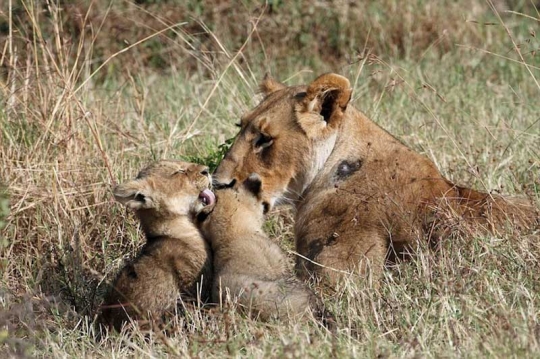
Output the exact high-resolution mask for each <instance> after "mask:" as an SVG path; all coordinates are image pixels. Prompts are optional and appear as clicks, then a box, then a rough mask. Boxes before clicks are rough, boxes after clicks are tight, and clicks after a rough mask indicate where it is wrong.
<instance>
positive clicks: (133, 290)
mask: <svg viewBox="0 0 540 359" xmlns="http://www.w3.org/2000/svg"><path fill="white" fill-rule="evenodd" d="M210 183H211V177H210V175H209V174H208V168H207V167H205V166H201V165H197V164H193V163H187V162H181V161H170V160H162V161H159V162H156V163H153V164H151V165H149V166H148V167H146V168H144V169H143V170H142V171H141V172H139V175H138V176H137V178H136V179H135V180H132V181H129V182H127V183H124V184H121V185H119V186H117V187H116V188H115V189H114V196H115V198H116V200H117V201H118V202H120V203H122V204H124V205H125V206H127V207H128V208H130V209H132V210H133V211H135V214H136V215H137V217H138V218H139V220H140V222H141V225H142V229H143V231H144V233H145V235H146V239H147V243H146V244H145V245H144V247H143V248H142V250H141V251H140V253H139V255H138V256H137V257H136V258H135V259H134V260H132V261H131V262H129V263H128V264H126V265H125V266H124V268H122V270H121V271H120V273H119V274H118V276H117V278H116V280H115V281H114V283H113V285H112V288H111V289H110V291H109V293H108V294H107V296H106V297H105V300H104V304H103V306H102V313H101V322H102V323H104V324H107V325H109V326H112V327H114V328H115V329H117V330H120V329H121V328H122V326H123V324H124V323H126V322H128V321H130V320H133V321H140V320H143V321H145V322H146V321H150V323H156V322H157V323H158V324H159V323H160V322H161V320H162V318H163V316H166V315H167V314H168V313H174V312H175V311H176V308H177V304H178V303H179V301H180V300H182V301H194V300H201V301H206V300H207V299H208V298H209V296H210V287H211V283H212V257H211V252H210V248H209V246H208V244H207V243H206V242H205V241H204V239H203V238H202V237H201V235H200V233H199V231H198V229H197V228H196V226H195V224H194V222H193V221H194V214H195V213H196V212H197V211H199V210H200V209H201V208H203V207H204V206H206V205H212V204H213V203H214V202H215V197H214V194H213V193H212V192H211V191H210V190H209V189H208V188H209V185H210Z"/></svg>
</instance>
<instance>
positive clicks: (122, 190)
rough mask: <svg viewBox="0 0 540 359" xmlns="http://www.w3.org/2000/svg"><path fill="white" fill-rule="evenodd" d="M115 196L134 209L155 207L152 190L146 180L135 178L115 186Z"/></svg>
mask: <svg viewBox="0 0 540 359" xmlns="http://www.w3.org/2000/svg"><path fill="white" fill-rule="evenodd" d="M113 193H114V198H115V199H116V200H117V201H118V202H120V203H122V204H123V205H124V206H126V207H128V208H131V209H132V210H138V209H148V208H153V207H154V201H153V200H152V197H151V193H150V190H149V188H148V186H147V185H146V183H145V181H141V180H133V181H130V182H127V183H123V184H120V185H118V186H116V187H115V188H114V191H113Z"/></svg>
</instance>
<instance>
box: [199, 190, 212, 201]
mask: <svg viewBox="0 0 540 359" xmlns="http://www.w3.org/2000/svg"><path fill="white" fill-rule="evenodd" d="M199 198H202V199H203V200H204V202H205V203H206V205H211V204H214V203H216V196H215V195H214V192H212V191H210V190H209V189H205V190H204V191H202V192H201V193H200V194H199Z"/></svg>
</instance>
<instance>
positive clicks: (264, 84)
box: [259, 72, 287, 96]
mask: <svg viewBox="0 0 540 359" xmlns="http://www.w3.org/2000/svg"><path fill="white" fill-rule="evenodd" d="M285 87H287V86H285V85H284V84H282V83H281V82H279V81H276V80H274V78H273V77H272V76H271V75H270V74H269V73H268V72H267V73H266V75H264V79H263V80H262V81H261V83H260V84H259V91H260V92H262V93H263V94H264V95H265V96H268V95H270V94H271V93H272V92H276V91H279V90H282V89H284V88H285Z"/></svg>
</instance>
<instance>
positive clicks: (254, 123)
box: [214, 74, 351, 205]
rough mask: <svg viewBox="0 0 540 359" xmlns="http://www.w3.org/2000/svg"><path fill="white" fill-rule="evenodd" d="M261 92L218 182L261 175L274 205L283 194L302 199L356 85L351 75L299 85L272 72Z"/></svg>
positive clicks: (325, 77)
mask: <svg viewBox="0 0 540 359" xmlns="http://www.w3.org/2000/svg"><path fill="white" fill-rule="evenodd" d="M261 91H262V92H263V93H264V95H265V97H264V99H263V100H262V102H261V103H260V104H259V105H258V106H257V107H255V109H253V110H252V111H250V112H248V113H247V114H245V115H244V116H242V118H241V122H240V124H239V127H240V132H239V133H238V136H237V137H236V139H235V141H234V143H233V145H232V147H231V149H230V150H229V151H228V153H227V154H226V155H225V158H224V159H223V161H222V162H221V163H220V165H219V167H218V168H217V170H216V172H215V173H214V181H215V182H216V183H218V184H219V185H222V186H230V185H233V184H234V182H242V181H244V180H245V179H246V178H248V176H249V175H250V174H251V173H258V174H259V175H260V177H261V179H262V183H263V192H264V196H265V197H266V199H267V200H268V202H269V203H270V204H271V205H274V204H275V202H276V201H278V200H280V199H283V198H287V199H291V200H295V199H297V198H298V196H300V195H301V193H302V192H303V191H304V189H305V188H306V187H307V186H308V185H309V183H310V182H311V181H312V180H313V178H314V176H315V174H316V173H317V172H318V171H319V170H320V169H321V168H322V166H323V165H324V163H325V161H326V160H327V158H328V156H329V155H330V153H331V151H332V149H333V147H334V144H335V141H336V134H337V131H338V129H339V126H340V124H341V122H342V118H343V116H344V112H345V110H346V108H347V104H348V103H349V100H350V97H351V88H350V83H349V81H348V80H347V79H346V78H344V77H342V76H340V75H336V74H325V75H322V76H320V77H318V78H317V79H315V80H314V81H313V82H312V83H311V84H309V85H308V86H295V87H287V86H285V85H283V84H281V83H279V82H277V81H275V80H273V79H272V78H270V77H268V76H267V77H266V78H265V79H264V80H263V82H262V84H261Z"/></svg>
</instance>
